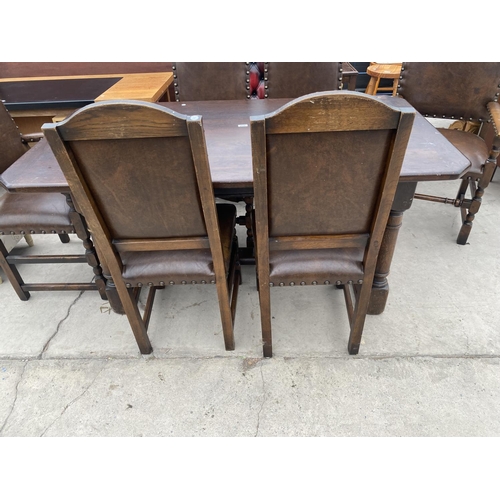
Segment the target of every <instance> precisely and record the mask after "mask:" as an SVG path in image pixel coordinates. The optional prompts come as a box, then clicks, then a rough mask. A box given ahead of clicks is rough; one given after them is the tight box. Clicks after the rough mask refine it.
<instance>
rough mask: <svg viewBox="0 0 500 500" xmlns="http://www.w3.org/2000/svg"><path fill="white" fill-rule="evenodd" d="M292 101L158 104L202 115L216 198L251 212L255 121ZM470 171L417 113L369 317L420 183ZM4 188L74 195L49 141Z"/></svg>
mask: <svg viewBox="0 0 500 500" xmlns="http://www.w3.org/2000/svg"><path fill="white" fill-rule="evenodd" d="M377 99H380V100H382V101H385V102H387V103H391V102H397V104H398V105H401V104H404V105H408V106H410V105H409V104H408V103H406V101H404V100H403V99H402V98H399V97H392V96H379V97H377ZM395 99H397V101H394V100H395ZM290 100H291V99H249V100H238V101H190V102H164V103H157V104H158V105H160V106H166V107H168V108H169V109H171V110H173V111H176V112H178V113H182V114H185V115H201V116H202V120H203V126H204V130H205V138H206V145H207V152H208V158H209V163H210V170H211V175H212V183H213V187H214V194H215V196H216V197H220V198H239V199H244V200H246V201H247V211H249V210H250V209H251V199H252V196H253V175H252V151H251V141H250V117H251V116H254V115H263V114H266V113H270V112H272V111H275V110H276V109H278V108H279V107H281V106H282V105H284V104H286V103H287V102H289V101H290ZM469 168H470V162H469V160H468V159H467V158H466V157H465V156H464V155H463V154H462V153H461V152H460V151H458V150H457V149H456V148H455V147H454V146H453V145H452V144H451V143H450V142H449V141H448V140H447V139H446V138H445V137H444V136H443V135H442V134H441V133H440V132H439V131H438V130H437V129H436V128H435V127H434V126H433V125H432V124H431V123H429V122H428V121H427V120H426V119H425V118H424V117H423V116H421V115H420V114H418V113H417V115H416V118H415V122H414V125H413V129H412V133H411V136H410V140H409V144H408V148H407V152H406V155H405V158H404V162H403V166H402V170H401V175H400V181H399V184H398V189H397V192H396V196H395V199H394V203H393V206H392V210H391V213H390V217H389V220H388V223H387V227H386V230H385V234H384V239H383V241H382V245H381V249H380V253H379V257H378V261H377V267H376V272H375V279H374V282H373V287H372V294H371V300H370V307H369V311H368V313H369V314H380V313H382V312H383V311H384V308H385V305H386V302H387V298H388V294H389V283H388V280H387V277H388V275H389V271H390V267H391V262H392V257H393V254H394V250H395V247H396V241H397V236H398V232H399V229H400V227H401V224H402V219H403V215H404V212H405V211H406V210H408V209H409V208H410V207H411V204H412V201H413V195H414V193H415V189H416V187H417V183H418V182H420V181H440V180H451V179H458V178H460V177H461V175H462V174H464V173H465V172H466V171H467V170H468V169H469ZM0 184H1V185H3V186H4V187H5V189H7V190H8V191H10V192H13V193H22V192H52V193H55V192H59V193H63V194H67V193H68V192H69V187H68V184H67V182H66V179H65V177H64V175H63V173H62V171H61V169H60V168H59V165H58V163H57V161H56V159H55V157H54V155H53V153H52V151H51V149H50V147H49V145H48V144H47V143H46V141H44V140H42V141H40V142H39V143H37V144H36V145H35V146H34V147H32V148H31V149H30V150H29V151H28V152H27V153H25V154H24V155H23V156H22V157H21V158H20V159H19V160H17V161H16V162H15V163H14V164H13V165H12V166H11V167H9V168H8V169H7V170H6V171H5V172H4V174H3V175H2V177H1V178H0ZM318 203H321V200H318ZM101 265H102V268H103V274H104V276H105V278H108V276H109V274H108V273H107V270H106V265H105V263H104V262H102V263H101ZM107 290H108V291H109V293H108V298H109V300H110V304H111V306H112V307H113V309H114V310H115V311H116V312H121V310H120V304H119V301H118V302H117V296H116V297H115V296H114V293H115V292H114V289H113V285H112V283H110V286H109V287H108V288H107Z"/></svg>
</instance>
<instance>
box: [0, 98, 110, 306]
mask: <svg viewBox="0 0 500 500" xmlns="http://www.w3.org/2000/svg"><path fill="white" fill-rule="evenodd" d="M42 137H43V136H42V134H41V133H40V134H38V135H31V136H30V137H29V138H25V137H23V136H22V135H21V134H20V133H19V130H18V129H17V126H16V125H15V123H14V121H13V120H12V118H11V117H10V115H9V113H8V111H7V109H6V108H5V106H4V105H3V103H1V102H0V145H1V149H0V174H3V172H4V171H5V170H6V169H7V168H9V167H10V166H11V165H12V163H14V162H15V161H16V160H17V159H18V158H20V157H21V156H23V155H24V154H30V153H32V152H33V153H34V152H35V151H34V150H33V151H32V150H30V148H29V146H28V144H27V140H30V141H34V140H36V141H38V140H40V139H42ZM34 147H35V148H36V147H37V146H36V145H35V146H34ZM32 156H34V158H35V159H36V155H32ZM0 185H2V182H1V177H0ZM70 205H72V201H71V197H69V194H68V195H65V194H62V193H3V195H2V196H0V236H1V235H4V234H6V235H10V234H12V235H14V234H22V235H31V234H58V235H59V238H60V240H61V242H63V243H68V242H69V241H70V239H69V236H68V234H69V233H77V235H78V237H79V238H80V239H82V240H83V242H84V246H85V248H86V249H87V251H86V252H85V253H83V252H82V253H80V254H77V255H43V256H38V255H30V256H29V257H27V256H24V255H17V254H15V253H14V252H12V251H11V253H10V254H9V253H8V252H7V249H6V247H5V245H4V244H3V243H2V241H1V240H0V266H1V267H2V269H3V271H4V273H5V274H6V276H7V277H8V279H9V281H10V283H11V285H12V286H13V288H14V290H15V292H16V293H17V295H18V296H19V298H20V299H21V300H28V299H29V298H30V291H56V290H57V291H63V290H96V289H97V290H99V292H100V295H101V297H102V298H103V299H104V300H106V291H105V282H104V279H103V277H102V274H101V268H100V266H99V261H98V259H97V256H96V253H95V250H94V247H93V244H92V241H91V239H90V234H89V232H88V231H87V229H86V228H85V226H84V224H83V221H82V220H81V217H80V215H78V214H77V213H76V212H75V210H74V209H72V208H71V207H70ZM82 250H83V249H82ZM20 262H22V263H25V264H42V263H60V264H63V263H78V262H87V263H89V265H91V266H92V268H93V270H94V276H95V283H91V277H92V274H91V273H90V275H89V280H88V282H84V283H64V282H63V283H25V282H24V281H23V279H22V277H21V275H20V273H19V270H18V269H17V266H16V264H17V263H20ZM89 271H90V269H89Z"/></svg>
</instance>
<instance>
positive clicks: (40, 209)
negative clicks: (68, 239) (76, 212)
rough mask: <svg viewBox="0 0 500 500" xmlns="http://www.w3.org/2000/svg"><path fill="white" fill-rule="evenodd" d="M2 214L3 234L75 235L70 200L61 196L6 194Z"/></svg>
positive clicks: (1, 203)
mask: <svg viewBox="0 0 500 500" xmlns="http://www.w3.org/2000/svg"><path fill="white" fill-rule="evenodd" d="M0 214H1V216H0V234H2V233H4V234H25V233H29V234H45V233H52V232H54V233H56V232H57V233H61V234H64V233H74V232H75V228H74V227H73V225H72V224H70V221H69V206H68V204H67V203H66V197H65V196H64V195H62V194H59V193H26V194H21V193H16V194H10V193H6V194H5V196H3V197H2V198H0Z"/></svg>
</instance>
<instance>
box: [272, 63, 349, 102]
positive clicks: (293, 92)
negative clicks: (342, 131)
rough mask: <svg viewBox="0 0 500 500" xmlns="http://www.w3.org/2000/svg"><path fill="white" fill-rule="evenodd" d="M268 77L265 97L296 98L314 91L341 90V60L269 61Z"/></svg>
mask: <svg viewBox="0 0 500 500" xmlns="http://www.w3.org/2000/svg"><path fill="white" fill-rule="evenodd" d="M266 78H267V89H266V92H265V94H266V95H265V97H269V98H270V99H276V98H281V97H287V98H296V97H300V96H302V95H306V94H311V93H312V92H323V91H332V90H340V89H341V88H342V63H340V62H333V63H332V62H269V63H266V65H265V68H264V79H266Z"/></svg>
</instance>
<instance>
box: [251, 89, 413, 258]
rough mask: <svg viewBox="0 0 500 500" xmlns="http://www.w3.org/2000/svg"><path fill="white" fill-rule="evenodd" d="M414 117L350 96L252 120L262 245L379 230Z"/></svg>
mask: <svg viewBox="0 0 500 500" xmlns="http://www.w3.org/2000/svg"><path fill="white" fill-rule="evenodd" d="M403 117H404V122H405V124H404V127H403V126H402V125H401V123H403ZM413 117H414V110H413V109H412V108H407V107H406V108H398V107H393V106H388V105H387V106H386V105H385V104H383V103H382V102H381V101H380V100H378V99H377V98H375V97H371V96H366V95H364V94H359V93H355V92H349V91H336V92H321V93H316V94H310V95H308V96H304V97H301V98H299V99H296V100H294V101H292V102H290V103H288V104H286V105H285V106H283V107H282V108H280V109H278V110H277V111H275V112H273V113H270V114H268V115H265V116H256V117H252V118H251V128H252V151H253V156H254V186H255V188H254V190H255V206H256V217H257V227H258V228H259V227H260V228H261V229H260V230H259V229H258V231H261V233H260V238H261V239H262V238H264V239H265V236H263V233H262V231H264V232H267V236H268V237H269V238H271V239H272V238H273V237H288V236H289V237H295V238H297V237H311V245H314V241H316V240H315V239H314V237H317V236H319V235H323V236H332V237H334V238H338V239H341V238H342V237H344V236H346V235H353V234H359V235H361V234H371V233H372V232H373V231H375V227H377V228H378V229H377V231H378V232H379V233H380V231H383V227H385V221H384V220H383V219H384V217H385V218H387V217H388V214H389V210H390V206H391V204H392V198H393V197H394V193H395V190H396V187H397V184H398V180H399V173H400V170H401V165H402V161H403V157H404V151H405V149H406V145H407V141H408V139H409V134H410V130H411V124H412V123H413ZM301 124H302V129H301ZM401 129H402V130H404V132H400V130H401ZM381 207H382V208H381ZM263 212H264V213H263ZM377 218H378V219H377ZM377 220H378V224H377V225H376V221H377ZM385 220H386V219H385ZM259 221H260V222H259ZM380 221H382V222H380ZM263 227H264V228H265V229H262V228H263ZM381 228H382V229H381ZM377 237H378V238H379V237H381V235H380V234H379V235H378V236H377ZM258 239H259V233H258ZM360 241H361V240H360ZM311 248H313V246H311Z"/></svg>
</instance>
